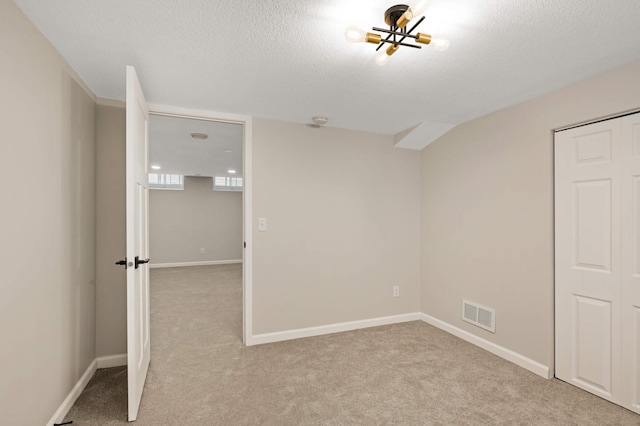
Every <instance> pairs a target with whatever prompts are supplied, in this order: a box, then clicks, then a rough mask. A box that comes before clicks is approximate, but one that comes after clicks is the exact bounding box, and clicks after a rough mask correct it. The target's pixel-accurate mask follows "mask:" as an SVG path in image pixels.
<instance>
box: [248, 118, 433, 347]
mask: <svg viewBox="0 0 640 426" xmlns="http://www.w3.org/2000/svg"><path fill="white" fill-rule="evenodd" d="M253 217H254V220H255V221H256V223H257V220H258V218H260V217H264V218H266V219H267V225H268V230H267V231H266V232H259V231H258V229H257V226H255V225H254V231H253V244H254V245H253V257H254V260H253V275H254V280H253V306H254V309H253V328H254V334H261V333H268V332H276V331H285V330H292V329H298V328H305V327H313V326H321V325H328V324H334V323H340V322H346V321H354V320H363V319H370V318H378V317H384V316H389V315H396V314H405V313H411V312H417V311H418V310H419V308H420V303H419V286H420V285H419V280H420V278H419V277H420V258H419V252H420V153H419V152H416V151H409V150H403V149H398V148H394V147H393V137H392V136H385V135H379V134H373V133H365V132H356V131H349V130H342V129H336V128H320V129H314V128H310V127H308V126H305V125H302V124H294V123H287V122H280V121H271V120H263V119H255V118H254V120H253ZM394 285H399V286H400V297H399V298H393V297H392V286H394Z"/></svg>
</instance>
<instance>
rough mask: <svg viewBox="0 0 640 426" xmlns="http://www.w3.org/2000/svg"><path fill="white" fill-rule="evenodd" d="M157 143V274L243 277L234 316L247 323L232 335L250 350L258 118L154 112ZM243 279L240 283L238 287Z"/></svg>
mask: <svg viewBox="0 0 640 426" xmlns="http://www.w3.org/2000/svg"><path fill="white" fill-rule="evenodd" d="M149 140H150V144H149V145H150V147H149V184H150V189H152V191H150V195H149V199H150V206H149V228H150V229H149V231H150V233H149V235H150V256H151V259H152V260H151V264H150V266H151V268H152V272H153V273H155V274H156V276H157V277H164V278H163V279H166V278H167V275H166V273H165V274H163V273H162V271H163V270H164V271H165V272H166V271H173V273H174V274H183V275H184V274H185V273H186V274H187V275H190V273H188V271H189V270H191V272H194V273H197V274H196V275H193V276H192V280H193V281H194V282H195V281H198V280H200V281H201V282H202V281H203V280H211V279H213V280H221V277H226V278H229V277H230V275H229V274H240V275H241V277H242V278H241V279H240V280H241V284H240V285H241V289H240V290H239V291H240V292H241V296H240V298H241V301H240V306H237V303H236V302H237V299H233V303H234V307H230V310H232V311H234V312H235V313H237V314H238V315H240V317H241V319H239V321H235V320H233V325H230V324H227V327H226V328H227V329H229V328H233V334H234V336H236V337H237V338H239V339H241V340H242V341H243V343H244V344H249V343H248V341H247V340H248V339H247V337H249V338H250V336H251V321H250V318H251V315H250V313H251V312H250V306H251V256H250V254H251V247H250V245H249V244H248V242H250V241H251V238H250V235H251V229H250V225H251V219H250V212H251V208H250V206H251V203H250V197H251V196H250V194H251V178H250V164H251V161H250V160H251V157H250V152H251V151H250V143H251V122H250V118H248V117H242V116H229V115H226V114H217V113H209V112H202V111H182V110H175V109H168V108H155V109H153V108H150V118H149ZM156 189H157V190H156ZM182 267H185V268H182ZM166 268H172V269H166ZM198 274H199V275H198ZM198 276H199V277H200V278H197V277H198ZM216 277H217V278H216ZM174 278H176V277H171V276H168V279H169V280H171V279H174ZM238 279H239V277H235V276H234V278H233V281H234V284H233V285H234V286H236V285H237V284H238ZM227 281H228V280H227ZM178 282H181V281H180V279H179V278H178ZM227 284H229V283H227ZM236 290H237V288H236ZM236 290H234V291H236ZM195 291H198V290H195ZM236 293H237V292H236ZM219 308H221V309H224V306H220V307H219ZM238 309H241V311H242V312H241V313H239V312H237V310H238ZM235 313H234V315H235ZM238 324H241V325H238Z"/></svg>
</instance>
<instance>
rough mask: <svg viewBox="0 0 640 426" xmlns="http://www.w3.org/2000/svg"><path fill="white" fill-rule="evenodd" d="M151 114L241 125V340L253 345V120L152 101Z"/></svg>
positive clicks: (247, 117) (243, 116)
mask: <svg viewBox="0 0 640 426" xmlns="http://www.w3.org/2000/svg"><path fill="white" fill-rule="evenodd" d="M149 114H156V115H168V116H173V117H179V118H187V119H196V120H209V121H219V122H225V123H236V124H242V125H243V128H244V138H243V141H242V158H243V161H242V183H243V190H242V213H243V225H242V233H243V240H244V244H245V245H246V247H244V249H243V256H242V341H243V343H244V344H245V345H246V346H251V345H253V344H254V343H253V213H252V212H253V176H252V173H253V169H252V142H253V140H252V138H253V128H252V119H251V117H250V116H247V115H238V114H227V113H222V112H217V111H208V110H198V109H189V108H180V107H174V106H168V105H158V104H149Z"/></svg>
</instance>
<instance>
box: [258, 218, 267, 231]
mask: <svg viewBox="0 0 640 426" xmlns="http://www.w3.org/2000/svg"><path fill="white" fill-rule="evenodd" d="M266 230H267V218H266V217H259V218H258V231H266Z"/></svg>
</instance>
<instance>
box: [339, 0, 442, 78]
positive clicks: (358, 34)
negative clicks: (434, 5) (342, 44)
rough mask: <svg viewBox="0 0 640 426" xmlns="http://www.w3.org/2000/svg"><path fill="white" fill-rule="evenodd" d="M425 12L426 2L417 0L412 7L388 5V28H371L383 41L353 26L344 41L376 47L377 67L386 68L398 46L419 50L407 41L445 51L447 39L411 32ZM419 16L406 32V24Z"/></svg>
mask: <svg viewBox="0 0 640 426" xmlns="http://www.w3.org/2000/svg"><path fill="white" fill-rule="evenodd" d="M426 9H427V2H426V0H420V1H419V2H417V3H415V4H413V5H412V6H408V5H406V4H397V5H395V6H391V7H390V8H389V9H387V11H386V12H385V13H384V21H385V22H386V23H387V25H389V29H388V30H387V29H384V28H378V27H373V31H377V32H381V33H383V34H384V35H385V37H384V38H382V37H383V35H380V34H377V33H369V32H365V31H363V30H361V29H360V28H358V27H356V26H355V25H352V26H350V27H348V28H347V29H346V31H345V37H346V39H347V41H350V42H352V43H364V42H366V43H373V44H377V45H378V47H377V48H376V51H378V52H379V53H378V55H377V56H376V62H377V63H378V65H386V63H387V62H389V58H390V57H391V55H393V54H394V53H396V52H397V51H398V50H399V49H400V47H401V46H405V47H412V48H414V49H421V48H422V46H420V45H419V44H415V43H408V42H407V41H408V40H407V38H408V39H413V40H414V41H415V42H416V43H420V44H425V45H431V46H433V47H434V48H435V49H436V50H447V49H448V48H449V44H450V43H449V40H445V39H438V38H434V37H432V36H431V34H425V33H415V34H414V33H413V31H414V30H415V29H416V28H417V27H418V25H420V24H421V23H422V21H424V19H425V17H424V16H422V15H423V14H424V12H425V10H426ZM418 17H420V19H418V21H417V22H416V23H415V24H413V25H412V26H411V28H409V29H408V30H407V24H408V23H409V22H411V21H412V20H413V19H414V18H418ZM405 40H407V41H405ZM385 45H386V46H387V47H386V49H382V50H380V49H381V48H382V47H383V46H385Z"/></svg>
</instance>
